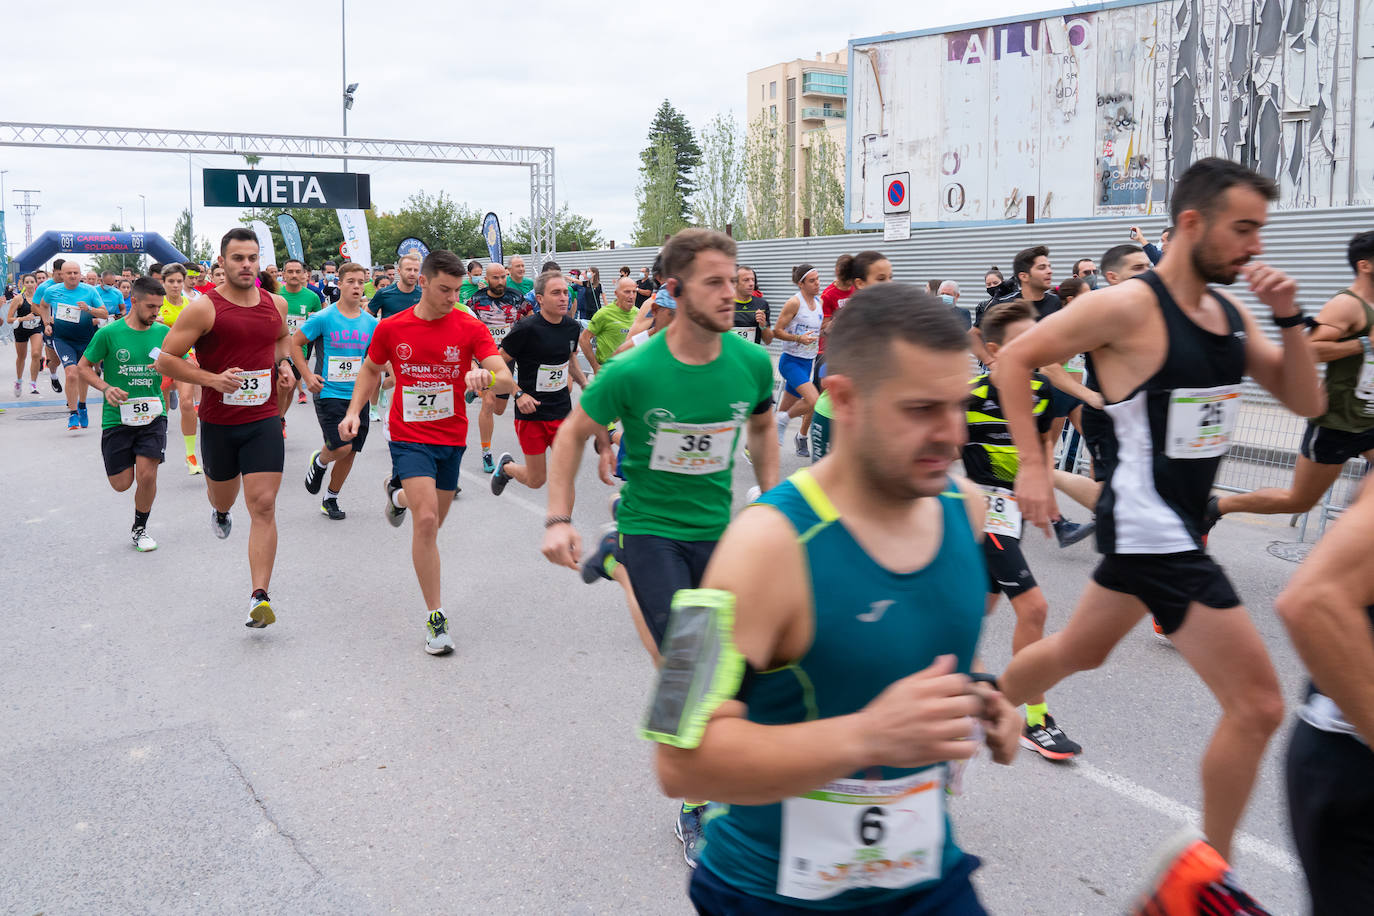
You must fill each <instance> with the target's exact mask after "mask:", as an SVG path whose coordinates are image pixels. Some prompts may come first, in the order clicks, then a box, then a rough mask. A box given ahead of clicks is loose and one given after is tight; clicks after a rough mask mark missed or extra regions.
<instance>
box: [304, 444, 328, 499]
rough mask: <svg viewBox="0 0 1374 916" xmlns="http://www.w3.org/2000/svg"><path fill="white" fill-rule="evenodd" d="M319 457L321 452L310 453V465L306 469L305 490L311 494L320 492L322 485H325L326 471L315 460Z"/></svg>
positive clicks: (316, 450)
mask: <svg viewBox="0 0 1374 916" xmlns="http://www.w3.org/2000/svg"><path fill="white" fill-rule="evenodd" d="M318 457H320V450H319V449H315V450H314V451H313V452H311V453H310V463H309V464H308V465H306V467H305V488H306V490H308V491H310V492H311V493H318V492H320V484H322V483H324V471H325V469H324V468H322V467H320V465H319V463H318V462H317V461H316V460H315V459H316V458H318Z"/></svg>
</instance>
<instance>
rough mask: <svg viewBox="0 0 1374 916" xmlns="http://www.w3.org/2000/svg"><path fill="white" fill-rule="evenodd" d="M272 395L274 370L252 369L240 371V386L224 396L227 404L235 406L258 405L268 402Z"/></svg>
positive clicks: (223, 398)
mask: <svg viewBox="0 0 1374 916" xmlns="http://www.w3.org/2000/svg"><path fill="white" fill-rule="evenodd" d="M271 396H272V370H271V369H251V370H244V371H243V372H240V373H239V386H238V387H237V388H235V389H234V390H233V392H232V393H230V394H226V395H223V396H222V400H223V401H224V403H225V404H229V405H232V406H234V407H256V406H258V405H259V404H266V403H267V399H268V398H269V397H271Z"/></svg>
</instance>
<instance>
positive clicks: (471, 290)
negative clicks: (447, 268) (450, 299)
mask: <svg viewBox="0 0 1374 916" xmlns="http://www.w3.org/2000/svg"><path fill="white" fill-rule="evenodd" d="M481 288H482V287H480V286H478V285H477V284H476V283H473V282H472V281H471V280H464V281H463V283H462V285H461V286H459V287H458V301H459V302H467V301H468V300H469V299H471V298H472V297H473V296H475V295H477V291H478V290H479V289H481Z"/></svg>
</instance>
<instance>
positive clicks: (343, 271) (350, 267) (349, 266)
mask: <svg viewBox="0 0 1374 916" xmlns="http://www.w3.org/2000/svg"><path fill="white" fill-rule="evenodd" d="M359 271H361V272H362V274H363V276H364V277H366V276H367V268H366V267H364V266H363V265H361V264H359V263H358V262H357V261H346V262H344V266H343V267H340V268H339V279H340V280H342V279H343V278H344V277H346V276H348V275H349V274H355V273H358V272H359Z"/></svg>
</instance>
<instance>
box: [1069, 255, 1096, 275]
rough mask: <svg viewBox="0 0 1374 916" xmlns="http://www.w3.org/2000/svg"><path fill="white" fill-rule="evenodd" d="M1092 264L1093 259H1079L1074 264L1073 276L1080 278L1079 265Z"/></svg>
mask: <svg viewBox="0 0 1374 916" xmlns="http://www.w3.org/2000/svg"><path fill="white" fill-rule="evenodd" d="M1092 262H1093V259H1092V258H1079V259H1078V260H1077V261H1074V262H1073V275H1074V276H1075V277H1076V276H1078V265H1079V264H1083V263H1087V264H1091V263H1092Z"/></svg>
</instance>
